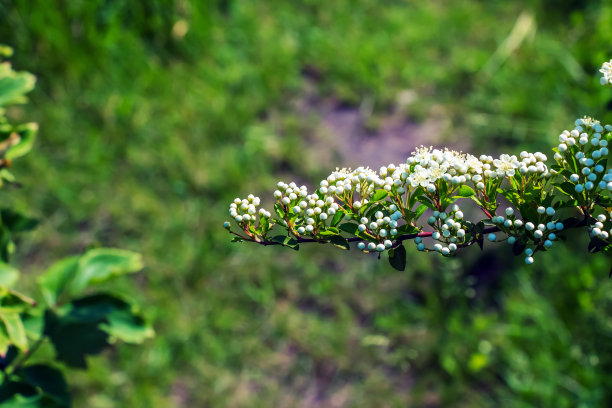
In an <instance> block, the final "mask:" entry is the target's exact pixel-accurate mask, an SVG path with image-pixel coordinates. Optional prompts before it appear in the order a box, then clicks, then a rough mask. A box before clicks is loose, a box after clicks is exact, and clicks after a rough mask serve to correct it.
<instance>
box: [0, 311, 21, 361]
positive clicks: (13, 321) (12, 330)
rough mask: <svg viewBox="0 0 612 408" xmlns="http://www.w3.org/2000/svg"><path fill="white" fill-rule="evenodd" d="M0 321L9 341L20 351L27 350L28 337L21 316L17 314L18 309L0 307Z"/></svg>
mask: <svg viewBox="0 0 612 408" xmlns="http://www.w3.org/2000/svg"><path fill="white" fill-rule="evenodd" d="M0 321H1V322H2V324H4V327H5V328H6V332H7V334H8V338H9V339H10V341H11V343H12V344H14V345H15V347H17V348H18V349H20V350H21V351H27V350H28V338H27V336H26V331H25V328H24V327H23V322H22V321H21V316H19V310H18V309H16V308H8V307H0Z"/></svg>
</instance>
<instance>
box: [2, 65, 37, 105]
mask: <svg viewBox="0 0 612 408" xmlns="http://www.w3.org/2000/svg"><path fill="white" fill-rule="evenodd" d="M35 83H36V78H35V77H34V75H32V74H30V73H28V72H17V71H13V70H12V68H11V66H10V65H9V64H8V63H2V64H0V106H4V105H9V104H14V103H23V102H24V101H25V94H26V93H28V92H30V91H31V90H32V89H34V84H35Z"/></svg>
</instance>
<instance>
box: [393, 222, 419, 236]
mask: <svg viewBox="0 0 612 408" xmlns="http://www.w3.org/2000/svg"><path fill="white" fill-rule="evenodd" d="M419 231H420V229H419V227H415V226H413V225H410V224H404V225H402V226H400V227H398V228H397V234H398V235H405V234H416V233H418V232H419Z"/></svg>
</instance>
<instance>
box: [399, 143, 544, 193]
mask: <svg viewBox="0 0 612 408" xmlns="http://www.w3.org/2000/svg"><path fill="white" fill-rule="evenodd" d="M546 160H547V158H546V155H545V154H543V153H540V152H536V153H528V152H522V153H521V160H519V159H518V158H517V157H516V156H514V155H508V154H502V155H501V156H499V158H497V159H494V158H493V157H491V156H487V155H481V156H480V157H476V156H472V155H470V154H462V153H458V152H456V151H452V150H447V149H444V150H438V149H431V148H425V147H421V148H419V149H417V151H416V152H414V153H413V155H412V157H409V158H408V160H407V164H408V165H410V166H412V165H413V166H414V167H413V170H412V171H411V172H410V174H408V175H407V178H408V180H409V181H410V185H411V187H413V188H414V187H418V186H421V187H424V188H426V189H427V191H428V192H430V193H433V192H435V191H436V185H435V183H436V182H437V181H438V180H440V179H442V180H444V181H445V182H449V183H451V184H452V185H454V186H457V185H461V184H465V183H466V182H467V181H471V182H472V183H473V185H474V187H476V189H477V190H483V189H484V188H485V182H486V180H487V179H496V178H497V179H500V178H504V177H513V176H514V175H515V174H516V172H517V171H519V172H520V173H521V174H523V175H532V174H537V175H539V177H541V178H543V177H548V176H550V175H551V173H550V172H549V171H548V167H547V166H546V165H545V164H544V163H545V162H546Z"/></svg>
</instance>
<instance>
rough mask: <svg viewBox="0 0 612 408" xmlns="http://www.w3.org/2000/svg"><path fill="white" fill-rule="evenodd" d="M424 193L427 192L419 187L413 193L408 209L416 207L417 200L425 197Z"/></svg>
mask: <svg viewBox="0 0 612 408" xmlns="http://www.w3.org/2000/svg"><path fill="white" fill-rule="evenodd" d="M424 192H425V190H424V189H423V187H421V186H419V187H417V188H416V189H415V190H414V191H413V192H412V195H411V196H410V200H409V201H408V208H412V207H414V205H415V204H416V202H417V200H418V199H419V197H420V196H421V195H423V193H424Z"/></svg>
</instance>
